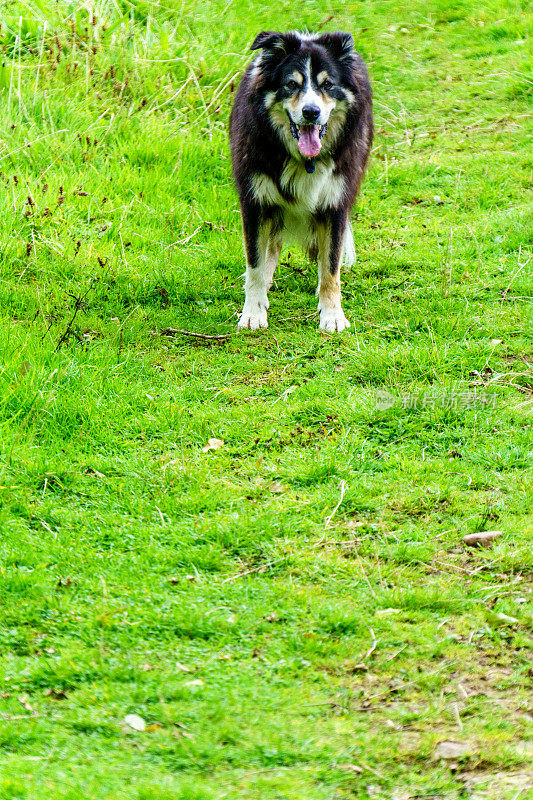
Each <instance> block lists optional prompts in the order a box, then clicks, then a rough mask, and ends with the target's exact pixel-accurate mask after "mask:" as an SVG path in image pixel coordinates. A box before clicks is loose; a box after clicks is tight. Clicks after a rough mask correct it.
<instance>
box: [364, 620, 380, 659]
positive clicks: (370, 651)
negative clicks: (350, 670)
mask: <svg viewBox="0 0 533 800" xmlns="http://www.w3.org/2000/svg"><path fill="white" fill-rule="evenodd" d="M368 630H369V631H370V633H371V636H372V647H371V648H370V650H368V651H367V654H366V655H365V657H364V659H363V660H364V661H368V659H369V658H370V656H371V655H372V653H373V652H374V650H375V649H376V647H377V645H378V640H377V639H376V634H375V633H374V631H373V630H372V628H369V629H368Z"/></svg>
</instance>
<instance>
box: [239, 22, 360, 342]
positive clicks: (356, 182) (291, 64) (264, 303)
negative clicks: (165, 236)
mask: <svg viewBox="0 0 533 800" xmlns="http://www.w3.org/2000/svg"><path fill="white" fill-rule="evenodd" d="M251 49H252V50H260V51H261V52H260V54H259V55H258V56H257V57H256V58H255V60H254V61H253V62H252V63H251V64H250V65H249V67H248V68H247V70H246V72H245V73H244V76H243V78H242V81H241V84H240V86H239V88H238V90H237V93H236V96H235V103H234V105H233V109H232V111H231V116H230V140H231V152H232V162H233V174H234V178H235V183H236V185H237V190H238V193H239V198H240V203H241V210H242V224H243V232H244V249H245V253H246V279H245V300H244V308H243V310H242V314H241V317H240V319H239V323H238V324H239V328H251V329H252V330H256V329H257V328H266V327H267V325H268V323H267V309H268V305H269V303H268V298H267V291H268V289H269V288H270V286H271V284H272V279H273V275H274V270H275V269H276V266H277V263H278V260H279V255H280V252H281V245H282V239H283V237H284V236H286V235H287V236H289V237H291V238H296V239H297V240H298V241H299V242H300V243H301V244H302V245H303V247H304V249H305V250H306V251H307V252H308V253H309V255H310V257H311V258H312V260H313V261H316V260H318V274H319V281H318V290H317V294H318V310H319V313H320V328H321V329H322V330H324V331H331V332H333V331H343V330H344V329H345V328H347V327H349V325H350V323H349V322H348V320H347V319H346V317H345V316H344V312H343V310H342V306H341V289H340V265H341V261H342V259H343V255H344V259H345V262H346V263H348V264H353V263H354V262H355V250H354V243H353V235H352V228H351V224H350V221H349V213H350V210H351V207H352V205H353V203H354V200H355V198H356V196H357V193H358V191H359V186H360V184H361V180H362V177H363V173H364V170H365V166H366V163H367V160H368V154H369V151H370V146H371V144H372V136H373V122H372V91H371V88H370V83H369V80H368V73H367V70H366V67H365V64H364V62H363V60H362V58H361V56H359V55H358V53H356V52H355V50H354V49H353V39H352V37H351V35H350V34H349V33H341V32H336V33H324V34H304V33H298V32H289V33H278V32H274V31H264V32H263V33H260V34H259V35H258V36H257V37H256V39H255V41H254V42H253V44H252V47H251Z"/></svg>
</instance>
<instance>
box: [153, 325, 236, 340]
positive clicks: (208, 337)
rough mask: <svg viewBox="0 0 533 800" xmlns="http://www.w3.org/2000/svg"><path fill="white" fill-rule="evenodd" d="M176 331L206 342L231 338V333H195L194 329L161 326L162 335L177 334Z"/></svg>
mask: <svg viewBox="0 0 533 800" xmlns="http://www.w3.org/2000/svg"><path fill="white" fill-rule="evenodd" d="M178 333H180V334H181V335H182V336H193V337H194V338H195V339H205V340H206V341H208V342H227V341H228V339H230V338H231V333H219V334H207V333H196V332H195V331H182V330H179V329H178V328H163V329H162V331H161V335H162V336H177V334H178Z"/></svg>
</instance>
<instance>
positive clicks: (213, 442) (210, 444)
mask: <svg viewBox="0 0 533 800" xmlns="http://www.w3.org/2000/svg"><path fill="white" fill-rule="evenodd" d="M223 445H224V439H208V440H207V444H204V446H203V447H202V453H208V452H209V451H210V450H220V448H221V447H223Z"/></svg>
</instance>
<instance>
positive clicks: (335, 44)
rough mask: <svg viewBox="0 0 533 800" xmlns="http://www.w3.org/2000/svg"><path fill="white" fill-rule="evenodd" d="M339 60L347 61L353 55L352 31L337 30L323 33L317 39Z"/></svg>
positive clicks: (318, 42)
mask: <svg viewBox="0 0 533 800" xmlns="http://www.w3.org/2000/svg"><path fill="white" fill-rule="evenodd" d="M316 42H317V44H321V45H322V46H323V47H325V48H326V49H327V50H329V52H330V53H331V54H332V56H333V57H334V58H337V59H338V60H339V61H345V60H346V61H347V60H349V59H350V58H351V57H352V55H353V37H352V34H351V33H343V32H342V31H335V32H334V33H323V34H322V36H319V37H318V39H317V40H316Z"/></svg>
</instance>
